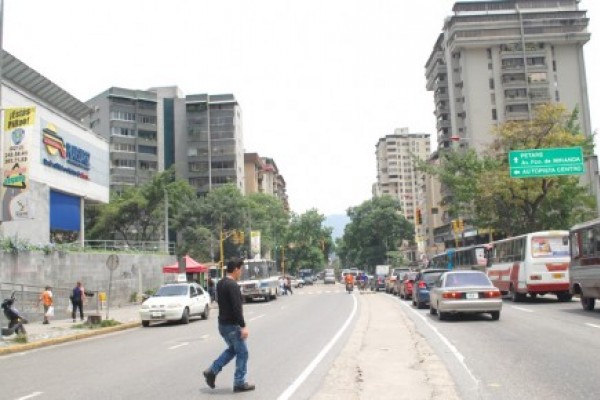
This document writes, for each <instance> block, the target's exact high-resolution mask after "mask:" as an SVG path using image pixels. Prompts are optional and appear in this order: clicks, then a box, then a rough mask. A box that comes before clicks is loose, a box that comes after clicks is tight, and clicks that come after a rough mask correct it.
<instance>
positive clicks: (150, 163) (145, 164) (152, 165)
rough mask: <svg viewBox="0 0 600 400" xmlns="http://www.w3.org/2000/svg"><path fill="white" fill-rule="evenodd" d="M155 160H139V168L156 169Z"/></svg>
mask: <svg viewBox="0 0 600 400" xmlns="http://www.w3.org/2000/svg"><path fill="white" fill-rule="evenodd" d="M156 167H157V162H156V161H140V169H142V170H144V171H156Z"/></svg>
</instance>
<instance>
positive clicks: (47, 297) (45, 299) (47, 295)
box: [38, 286, 54, 324]
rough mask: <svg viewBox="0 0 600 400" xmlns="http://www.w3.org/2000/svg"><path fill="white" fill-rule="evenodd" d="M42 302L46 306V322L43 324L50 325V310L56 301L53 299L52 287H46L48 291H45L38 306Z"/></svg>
mask: <svg viewBox="0 0 600 400" xmlns="http://www.w3.org/2000/svg"><path fill="white" fill-rule="evenodd" d="M40 302H41V303H42V304H43V305H44V322H42V323H43V324H49V323H50V320H48V310H49V309H50V307H51V306H52V305H53V304H54V300H53V299H52V288H51V287H50V286H46V290H44V291H43V292H42V294H41V295H40V299H39V300H38V304H40Z"/></svg>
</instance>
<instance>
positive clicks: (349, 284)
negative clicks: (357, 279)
mask: <svg viewBox="0 0 600 400" xmlns="http://www.w3.org/2000/svg"><path fill="white" fill-rule="evenodd" d="M353 290H354V285H353V284H351V283H346V291H348V294H352V291H353Z"/></svg>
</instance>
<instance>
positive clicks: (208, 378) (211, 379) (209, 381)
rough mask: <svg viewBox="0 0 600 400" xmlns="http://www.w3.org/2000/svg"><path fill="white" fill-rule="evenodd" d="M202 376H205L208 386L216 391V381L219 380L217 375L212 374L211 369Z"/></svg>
mask: <svg viewBox="0 0 600 400" xmlns="http://www.w3.org/2000/svg"><path fill="white" fill-rule="evenodd" d="M202 375H204V379H206V384H207V385H208V386H209V387H210V388H211V389H214V388H215V379H217V375H215V373H214V372H212V371H211V370H210V369H207V370H206V371H204V372H202Z"/></svg>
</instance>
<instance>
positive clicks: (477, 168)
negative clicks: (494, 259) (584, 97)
mask: <svg viewBox="0 0 600 400" xmlns="http://www.w3.org/2000/svg"><path fill="white" fill-rule="evenodd" d="M576 121H577V110H575V111H573V112H572V113H569V112H567V110H566V109H565V108H564V106H562V105H556V104H547V105H543V106H540V107H538V108H537V109H536V112H535V116H534V119H532V120H531V121H515V122H507V123H504V124H502V125H500V126H499V127H498V128H497V129H496V130H495V131H494V134H495V136H496V138H495V140H494V141H493V142H492V143H491V145H490V146H489V147H488V148H487V149H486V151H485V152H483V154H481V155H478V154H476V153H475V152H474V151H473V150H467V151H455V152H444V153H443V154H442V163H441V165H440V166H437V167H433V166H428V165H425V164H424V163H421V164H420V165H419V168H420V169H422V170H424V171H425V172H427V173H429V174H433V175H436V176H437V177H438V179H439V181H440V182H441V184H442V185H443V186H445V187H447V188H448V189H449V192H450V193H452V196H451V197H448V198H447V199H445V200H446V203H445V205H447V206H448V211H449V213H450V215H451V216H462V217H463V218H465V217H466V218H467V219H469V220H470V222H471V224H472V225H474V226H477V227H480V228H493V229H494V230H496V231H500V232H503V233H505V234H506V235H508V236H513V235H517V234H521V233H527V232H534V231H538V230H548V229H565V228H566V227H569V226H571V225H573V224H575V223H577V222H581V221H583V220H585V219H589V218H591V217H593V216H594V215H595V211H594V204H595V201H594V199H593V198H592V197H591V196H590V195H589V194H588V191H587V189H586V188H585V187H582V186H580V182H579V178H578V177H576V176H552V177H545V178H526V179H515V178H511V177H510V175H509V172H508V169H509V166H508V153H509V151H511V150H522V149H542V148H554V147H574V146H582V147H583V149H584V156H588V155H590V154H592V152H593V146H592V142H591V139H590V138H586V137H585V135H583V134H582V133H581V132H580V130H579V126H578V124H577V123H576Z"/></svg>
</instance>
